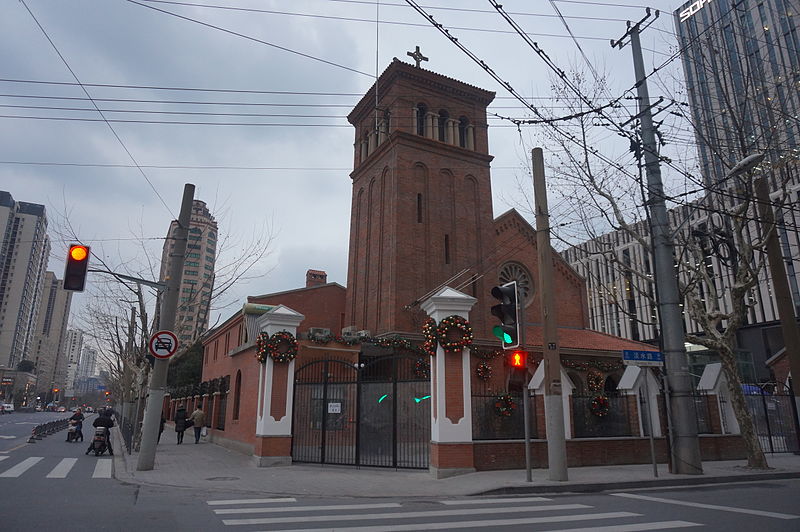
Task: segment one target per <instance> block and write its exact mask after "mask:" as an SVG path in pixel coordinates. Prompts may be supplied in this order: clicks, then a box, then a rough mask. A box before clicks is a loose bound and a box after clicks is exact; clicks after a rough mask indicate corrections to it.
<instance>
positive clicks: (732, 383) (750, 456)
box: [719, 346, 769, 469]
mask: <svg viewBox="0 0 800 532" xmlns="http://www.w3.org/2000/svg"><path fill="white" fill-rule="evenodd" d="M719 355H720V359H721V360H722V368H723V369H724V370H725V376H726V377H727V381H728V391H729V392H730V397H731V406H732V407H733V412H734V414H735V415H736V421H738V423H739V432H740V434H741V437H742V440H743V441H744V446H745V450H746V451H747V466H748V467H751V468H753V469H769V464H767V457H766V456H765V455H764V451H762V450H761V445H760V444H759V442H758V437H757V436H756V432H755V428H754V425H753V416H751V415H750V409H748V408H747V403H746V402H745V398H744V392H743V391H742V381H741V380H740V379H739V372H738V370H737V367H736V354H735V353H734V352H733V350H732V349H731V348H730V346H725V349H720V350H719Z"/></svg>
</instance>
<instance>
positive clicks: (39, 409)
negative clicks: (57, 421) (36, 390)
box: [36, 405, 44, 412]
mask: <svg viewBox="0 0 800 532" xmlns="http://www.w3.org/2000/svg"><path fill="white" fill-rule="evenodd" d="M43 410H44V408H42V407H41V406H38V405H37V406H36V411H37V412H42V411H43Z"/></svg>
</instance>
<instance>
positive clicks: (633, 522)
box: [206, 497, 702, 532]
mask: <svg viewBox="0 0 800 532" xmlns="http://www.w3.org/2000/svg"><path fill="white" fill-rule="evenodd" d="M206 504H207V505H208V506H209V507H210V509H211V511H212V512H213V513H214V514H215V515H217V516H218V517H220V519H221V522H222V525H224V527H233V529H236V528H239V529H241V530H244V529H246V530H248V531H256V530H270V531H271V532H289V531H291V532H322V531H323V530H325V531H345V530H347V531H355V532H390V531H391V532H395V531H415V530H457V529H479V530H494V529H498V528H500V527H521V528H519V529H524V530H552V531H553V532H555V531H558V532H589V531H600V532H611V531H619V532H637V531H642V532H644V531H649V530H672V529H681V528H689V527H697V526H702V525H701V524H700V523H694V522H690V521H682V520H668V521H649V520H647V517H646V516H644V515H643V514H640V513H635V512H626V511H602V510H598V509H596V508H594V507H592V506H589V505H586V504H579V503H568V504H559V503H557V502H554V501H553V500H552V499H548V498H546V497H507V498H496V499H463V500H441V501H426V502H423V503H421V502H416V501H408V502H404V503H400V502H370V503H364V504H350V503H349V502H342V503H340V504H319V505H310V504H308V503H304V502H298V501H297V500H296V499H295V498H294V497H281V498H272V499H233V500H211V501H206ZM224 527H223V528H224ZM298 527H301V528H298ZM565 527H566V528H565Z"/></svg>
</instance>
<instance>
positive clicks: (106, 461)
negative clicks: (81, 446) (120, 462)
mask: <svg viewBox="0 0 800 532" xmlns="http://www.w3.org/2000/svg"><path fill="white" fill-rule="evenodd" d="M113 463H114V460H113V459H111V458H101V459H100V460H98V461H97V465H96V466H94V473H92V478H111V465H112V464H113Z"/></svg>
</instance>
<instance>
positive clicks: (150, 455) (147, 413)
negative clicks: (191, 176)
mask: <svg viewBox="0 0 800 532" xmlns="http://www.w3.org/2000/svg"><path fill="white" fill-rule="evenodd" d="M193 200H194V185H192V184H189V183H187V184H186V185H184V187H183V200H182V201H181V212H180V214H179V215H178V227H177V229H176V231H175V235H174V239H175V240H174V241H175V249H173V250H172V251H171V252H170V254H169V256H170V259H171V260H170V268H169V272H168V277H167V279H166V285H167V287H166V290H165V292H164V295H163V297H162V298H161V309H160V312H159V318H158V330H160V331H171V330H172V329H173V328H175V314H176V312H177V310H178V295H179V292H180V284H181V274H182V273H183V263H184V261H185V260H186V242H187V240H188V239H189V222H190V221H191V214H192V202H193ZM167 366H169V359H160V358H156V359H155V362H154V363H153V372H152V374H151V375H150V387H149V390H148V392H149V393H148V396H147V404H146V406H145V409H144V421H143V422H142V443H141V447H140V450H139V459H138V461H137V462H136V470H137V471H150V470H151V469H153V464H154V463H155V459H156V444H157V443H158V425H159V423H160V422H161V409H162V408H163V403H164V393H165V388H166V387H167Z"/></svg>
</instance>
